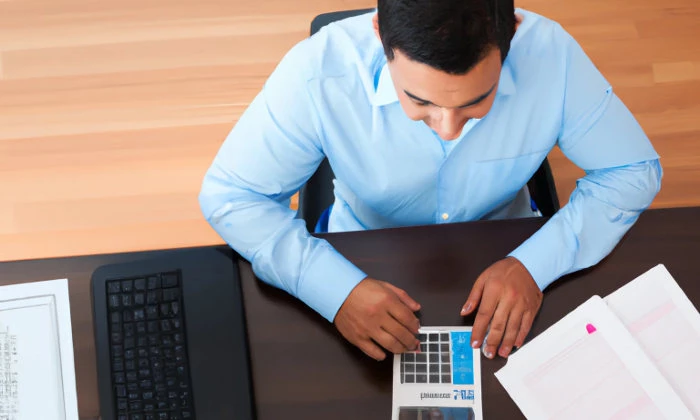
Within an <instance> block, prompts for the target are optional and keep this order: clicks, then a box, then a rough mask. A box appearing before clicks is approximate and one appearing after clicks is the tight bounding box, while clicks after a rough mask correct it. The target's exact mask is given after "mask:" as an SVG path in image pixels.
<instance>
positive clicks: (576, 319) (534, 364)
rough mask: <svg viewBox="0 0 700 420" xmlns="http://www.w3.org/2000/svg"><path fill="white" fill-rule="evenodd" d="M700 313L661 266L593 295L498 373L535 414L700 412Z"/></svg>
mask: <svg viewBox="0 0 700 420" xmlns="http://www.w3.org/2000/svg"><path fill="white" fill-rule="evenodd" d="M699 357H700V313H698V311H697V310H696V309H695V308H694V307H693V304H692V303H691V302H690V300H689V299H688V297H687V296H686V295H685V294H684V293H683V291H682V290H681V288H680V287H679V286H678V284H677V283H676V282H675V280H674V279H673V277H672V276H671V274H670V273H669V272H668V271H667V270H666V268H665V267H664V266H663V265H658V266H656V267H654V268H653V269H651V270H649V271H648V272H646V273H645V274H643V275H642V276H640V277H638V278H637V279H635V280H633V281H632V282H630V283H628V284H627V285H625V286H624V287H622V288H620V289H618V290H617V291H615V292H614V293H613V294H611V295H610V296H607V297H606V298H605V299H602V298H600V297H599V296H594V297H592V298H591V299H589V300H588V301H586V302H585V303H584V304H582V305H581V306H579V307H578V308H576V309H575V310H574V311H572V312H571V313H569V314H568V315H567V316H565V317H564V318H562V319H561V320H560V321H559V322H557V323H556V324H555V325H553V326H552V327H550V328H549V329H547V330H546V331H544V332H543V333H542V334H540V335H539V336H537V337H535V338H534V339H533V340H532V341H531V342H530V343H528V344H527V345H525V346H523V347H522V348H521V349H520V350H518V351H517V352H516V353H514V354H513V355H511V356H510V357H509V359H508V362H507V364H506V366H505V367H504V368H502V369H501V370H499V371H498V372H496V377H497V378H498V380H499V381H500V382H501V384H503V386H504V387H505V389H506V390H507V391H508V393H509V394H510V396H511V398H513V400H514V401H515V402H516V404H518V407H520V410H521V411H522V412H523V414H524V415H525V416H526V417H527V418H531V419H567V420H571V419H669V420H680V419H693V418H697V419H700V380H698V378H700V359H699Z"/></svg>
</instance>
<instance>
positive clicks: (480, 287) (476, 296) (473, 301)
mask: <svg viewBox="0 0 700 420" xmlns="http://www.w3.org/2000/svg"><path fill="white" fill-rule="evenodd" d="M484 283H485V281H484V276H483V274H482V275H481V276H479V277H478V278H477V279H476V282H474V286H472V291H471V292H470V293H469V297H467V301H466V302H464V306H462V311H461V312H460V315H462V316H465V315H469V314H470V313H472V312H474V309H476V307H477V306H478V305H479V301H480V300H481V295H482V293H483V292H484Z"/></svg>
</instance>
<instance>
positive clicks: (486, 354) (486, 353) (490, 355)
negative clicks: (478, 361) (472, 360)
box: [484, 350, 493, 359]
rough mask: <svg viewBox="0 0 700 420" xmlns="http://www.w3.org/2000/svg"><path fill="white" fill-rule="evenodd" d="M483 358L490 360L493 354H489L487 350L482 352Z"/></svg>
mask: <svg viewBox="0 0 700 420" xmlns="http://www.w3.org/2000/svg"><path fill="white" fill-rule="evenodd" d="M484 356H486V357H487V358H489V359H490V358H492V357H493V353H491V352H490V351H488V350H484Z"/></svg>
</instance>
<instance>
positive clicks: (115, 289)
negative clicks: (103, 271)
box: [107, 281, 122, 294]
mask: <svg viewBox="0 0 700 420" xmlns="http://www.w3.org/2000/svg"><path fill="white" fill-rule="evenodd" d="M121 291H122V288H121V285H120V283H119V282H118V281H110V282H107V293H109V294H113V293H119V292H121Z"/></svg>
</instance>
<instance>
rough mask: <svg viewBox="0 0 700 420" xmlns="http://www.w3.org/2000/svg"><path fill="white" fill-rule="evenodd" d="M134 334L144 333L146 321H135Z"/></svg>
mask: <svg viewBox="0 0 700 420" xmlns="http://www.w3.org/2000/svg"><path fill="white" fill-rule="evenodd" d="M136 334H138V335H146V323H145V322H144V321H140V322H137V323H136Z"/></svg>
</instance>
